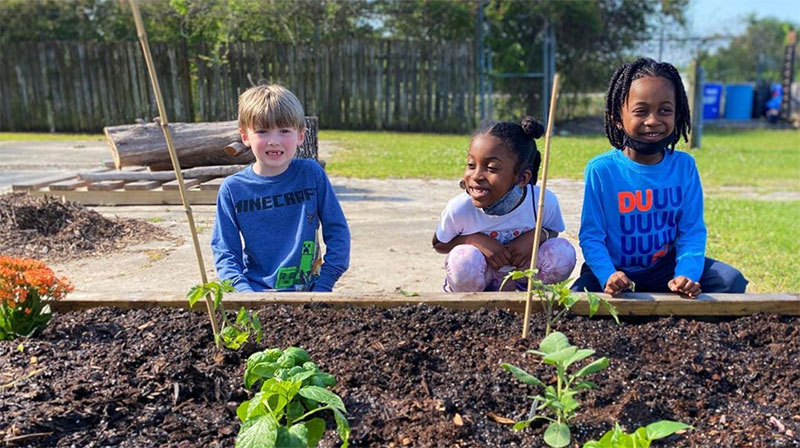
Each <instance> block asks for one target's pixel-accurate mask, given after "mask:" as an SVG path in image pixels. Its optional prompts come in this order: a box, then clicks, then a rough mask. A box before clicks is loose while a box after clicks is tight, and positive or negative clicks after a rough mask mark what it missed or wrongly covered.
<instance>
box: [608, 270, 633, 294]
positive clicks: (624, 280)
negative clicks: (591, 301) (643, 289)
mask: <svg viewBox="0 0 800 448" xmlns="http://www.w3.org/2000/svg"><path fill="white" fill-rule="evenodd" d="M630 287H631V280H630V279H629V278H628V276H627V275H625V273H624V272H622V271H617V272H615V273H613V274H611V277H608V281H607V282H606V288H605V291H604V292H605V293H606V294H610V295H612V296H616V295H617V294H619V293H621V292H622V291H625V290H626V289H629V288H630Z"/></svg>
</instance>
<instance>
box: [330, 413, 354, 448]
mask: <svg viewBox="0 0 800 448" xmlns="http://www.w3.org/2000/svg"><path fill="white" fill-rule="evenodd" d="M331 411H333V418H334V419H335V420H336V432H337V433H339V438H340V439H342V446H341V448H347V446H348V445H349V442H348V440H349V439H350V423H348V422H347V418H346V417H345V416H344V414H342V413H341V412H340V411H339V410H338V409H336V408H331Z"/></svg>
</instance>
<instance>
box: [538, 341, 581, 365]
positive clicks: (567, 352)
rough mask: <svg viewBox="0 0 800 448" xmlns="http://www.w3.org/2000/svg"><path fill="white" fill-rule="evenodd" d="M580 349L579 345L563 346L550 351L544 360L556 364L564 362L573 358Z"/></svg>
mask: <svg viewBox="0 0 800 448" xmlns="http://www.w3.org/2000/svg"><path fill="white" fill-rule="evenodd" d="M577 351H578V347H575V346H574V345H571V346H569V347H566V348H563V349H561V350H558V351H555V352H552V353H548V354H547V356H545V357H544V358H542V360H543V361H544V362H546V363H548V364H552V365H556V364H562V363H564V361H566V360H568V359H570V358H572V357H573V356H574V355H575V353H576V352H577Z"/></svg>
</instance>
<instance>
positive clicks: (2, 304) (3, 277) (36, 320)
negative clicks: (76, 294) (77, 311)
mask: <svg viewBox="0 0 800 448" xmlns="http://www.w3.org/2000/svg"><path fill="white" fill-rule="evenodd" d="M70 292H72V284H71V283H70V282H69V281H68V280H67V279H66V278H64V277H61V278H58V277H56V275H55V274H54V273H53V271H52V270H51V269H50V268H48V267H47V266H46V265H45V264H44V263H43V262H41V261H39V260H34V259H32V258H14V257H7V256H2V255H0V340H6V339H7V340H11V339H15V338H17V337H30V336H33V335H34V334H36V333H38V332H40V331H42V330H44V328H45V327H46V326H47V324H48V323H50V318H51V317H52V316H53V314H52V312H51V310H50V303H51V302H54V301H56V300H60V299H62V298H63V297H64V296H66V295H67V294H68V293H70Z"/></svg>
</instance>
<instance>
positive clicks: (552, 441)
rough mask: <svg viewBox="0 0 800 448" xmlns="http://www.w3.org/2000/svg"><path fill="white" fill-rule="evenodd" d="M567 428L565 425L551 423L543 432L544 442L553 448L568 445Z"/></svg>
mask: <svg viewBox="0 0 800 448" xmlns="http://www.w3.org/2000/svg"><path fill="white" fill-rule="evenodd" d="M570 437H571V436H570V433H569V426H567V424H566V423H558V422H556V423H551V424H550V426H548V427H547V430H545V432H544V441H545V443H547V444H548V445H550V446H552V447H553V448H562V447H565V446H567V445H569V440H570Z"/></svg>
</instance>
